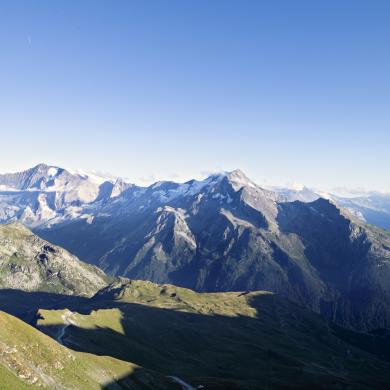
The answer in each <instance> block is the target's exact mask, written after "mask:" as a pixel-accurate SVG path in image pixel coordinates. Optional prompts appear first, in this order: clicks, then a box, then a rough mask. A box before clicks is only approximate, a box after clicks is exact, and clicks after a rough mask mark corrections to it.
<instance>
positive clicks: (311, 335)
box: [0, 164, 390, 389]
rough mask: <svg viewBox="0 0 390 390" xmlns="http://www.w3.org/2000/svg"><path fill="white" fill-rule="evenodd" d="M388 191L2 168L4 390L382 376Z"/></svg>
mask: <svg viewBox="0 0 390 390" xmlns="http://www.w3.org/2000/svg"><path fill="white" fill-rule="evenodd" d="M389 205H390V195H385V194H372V193H370V194H364V195H361V196H359V197H354V198H345V197H340V196H336V195H333V194H328V193H326V194H325V193H323V192H320V191H314V190H310V189H308V188H300V189H282V188H267V189H266V188H262V187H260V186H258V185H257V184H256V183H254V182H253V181H252V180H250V179H249V178H248V177H246V175H245V174H244V173H243V172H241V171H240V170H236V171H233V172H224V173H220V174H215V175H211V176H210V177H208V178H206V179H204V180H202V181H197V180H191V181H189V182H186V183H175V182H157V183H154V184H152V185H150V186H148V187H141V186H137V185H135V184H131V183H128V182H127V181H126V180H123V179H121V178H112V177H102V176H101V175H98V174H91V173H88V172H82V171H73V170H67V169H63V168H59V167H55V166H48V165H45V164H40V165H38V166H36V167H34V168H31V169H28V170H26V171H23V172H18V173H10V174H2V175H0V221H1V223H2V225H1V226H0V288H1V290H0V297H1V300H0V309H1V310H3V312H0V323H1V327H0V387H1V388H5V389H15V388H16V389H18V388H21V389H24V388H33V387H37V388H38V387H40V388H52V389H99V388H103V389H121V388H122V389H170V388H172V389H180V388H182V389H196V388H205V389H270V388H272V389H273V388H307V389H313V388H325V389H328V388H335V389H340V388H348V389H349V388H351V389H355V388H356V389H359V388H361V389H365V388H372V389H386V388H389V386H390V354H389V347H390V232H389V231H388V230H386V228H387V227H389V226H390V224H389V225H388V223H389V221H390V218H389V217H388V215H390V206H389Z"/></svg>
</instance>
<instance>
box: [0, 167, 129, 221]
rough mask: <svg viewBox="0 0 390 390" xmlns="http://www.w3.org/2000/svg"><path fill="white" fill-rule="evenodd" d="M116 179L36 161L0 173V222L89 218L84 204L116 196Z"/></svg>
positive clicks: (120, 188)
mask: <svg viewBox="0 0 390 390" xmlns="http://www.w3.org/2000/svg"><path fill="white" fill-rule="evenodd" d="M127 186H128V185H127V184H126V183H124V182H122V181H121V180H120V179H119V180H116V181H115V180H114V179H105V178H103V177H101V176H97V175H94V174H90V173H82V172H76V171H75V172H73V171H70V170H66V169H63V168H59V167H55V166H48V165H46V164H39V165H37V166H36V167H34V168H31V169H28V170H26V171H23V172H18V173H11V174H3V175H0V222H3V223H4V222H9V221H14V220H19V221H21V222H23V223H25V224H27V225H28V226H30V227H36V226H40V225H50V224H54V223H58V222H62V221H64V220H70V219H75V218H88V217H89V215H88V214H86V213H87V212H86V211H85V209H84V208H85V207H86V206H88V205H90V204H99V202H101V201H103V200H105V199H109V198H110V197H111V196H117V195H119V194H120V193H121V191H123V190H124V189H126V188H127Z"/></svg>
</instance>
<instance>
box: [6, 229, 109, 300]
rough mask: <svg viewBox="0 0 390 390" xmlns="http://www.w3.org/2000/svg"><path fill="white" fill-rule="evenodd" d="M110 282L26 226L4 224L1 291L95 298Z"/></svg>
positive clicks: (99, 272)
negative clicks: (13, 290) (94, 295)
mask: <svg viewBox="0 0 390 390" xmlns="http://www.w3.org/2000/svg"><path fill="white" fill-rule="evenodd" d="M110 280H112V279H111V278H109V277H107V276H106V275H105V274H104V272H102V271H101V270H100V269H98V268H97V267H95V266H91V265H89V264H85V263H83V262H81V261H80V260H78V259H77V258H76V257H75V256H72V255H71V254H70V253H69V252H67V251H66V250H64V249H62V248H60V247H58V246H55V245H52V244H50V243H49V242H47V241H45V240H42V239H41V238H39V237H38V236H36V235H34V234H33V233H32V232H31V231H30V230H28V229H27V228H26V227H24V226H23V225H22V224H20V223H18V222H15V223H11V224H8V225H0V288H2V289H18V290H24V291H39V292H55V293H60V294H68V295H84V296H91V295H93V294H94V293H96V291H98V290H99V289H101V288H102V287H104V286H106V285H107V283H108V282H109V281H110Z"/></svg>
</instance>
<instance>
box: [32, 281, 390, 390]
mask: <svg viewBox="0 0 390 390" xmlns="http://www.w3.org/2000/svg"><path fill="white" fill-rule="evenodd" d="M73 310H74V314H73V315H72V317H71V320H72V321H73V323H74V325H73V326H69V328H67V335H66V338H64V342H65V343H66V344H67V345H69V346H70V347H72V348H75V349H81V350H84V351H88V352H93V353H96V354H100V355H102V354H107V353H109V354H110V355H112V356H115V357H117V358H120V359H122V360H127V361H133V362H136V363H137V364H140V365H142V366H144V367H147V368H151V369H153V370H157V371H160V372H162V373H164V374H165V375H176V376H179V377H180V378H184V379H185V380H187V381H188V382H190V383H192V384H203V385H206V388H267V387H268V386H272V387H273V388H277V387H283V388H285V387H294V386H297V387H299V388H302V387H306V388H318V387H320V386H323V385H327V386H335V387H343V386H347V387H348V386H350V387H353V388H367V387H369V388H386V386H387V384H389V383H390V364H388V363H386V362H384V361H382V360H380V359H379V358H377V357H376V356H374V355H372V354H370V353H367V352H364V351H363V350H361V349H359V348H357V347H354V346H353V345H352V344H351V343H349V342H346V341H344V340H343V339H342V338H340V337H339V333H340V328H338V327H337V326H335V325H333V324H332V323H328V322H327V321H326V320H324V319H323V318H322V317H320V316H318V315H316V314H313V313H311V312H309V311H307V310H305V309H303V308H301V307H298V306H297V305H294V304H292V303H290V302H288V301H286V300H284V299H280V298H279V297H277V296H274V295H271V294H269V293H266V292H251V293H244V294H240V293H211V294H198V293H195V292H193V291H191V290H188V289H182V288H176V287H174V286H169V285H164V286H160V285H156V284H153V283H150V282H140V281H133V282H131V283H129V284H126V285H125V286H124V287H122V288H118V289H116V290H115V289H114V290H113V291H108V292H106V293H104V294H101V295H100V296H98V297H96V298H95V299H93V300H92V301H91V303H90V304H88V305H87V306H85V304H84V305H83V307H80V308H79V309H78V310H77V308H74V309H73ZM40 314H41V317H42V319H41V320H40V321H39V323H38V325H39V326H41V327H42V329H46V331H47V332H51V333H52V335H54V336H55V335H56V334H58V330H59V328H58V326H59V325H61V324H62V323H63V320H62V316H63V314H64V311H45V310H42V311H41V312H40ZM348 337H349V340H350V341H351V340H353V341H356V342H355V343H354V344H355V345H356V344H357V345H358V344H359V342H358V340H359V334H356V333H354V332H350V333H349V336H348Z"/></svg>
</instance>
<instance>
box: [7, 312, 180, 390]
mask: <svg viewBox="0 0 390 390" xmlns="http://www.w3.org/2000/svg"><path fill="white" fill-rule="evenodd" d="M121 378H126V381H125V382H124V385H123V386H124V388H129V389H156V388H157V389H166V388H171V386H172V388H176V387H174V386H175V385H174V384H171V381H170V380H168V379H166V378H164V377H162V376H160V375H158V374H156V373H153V372H150V371H147V370H144V369H142V368H141V367H139V366H137V365H135V364H132V363H127V362H122V361H120V360H117V359H114V358H112V357H107V356H104V357H99V356H94V355H91V354H87V353H81V352H74V351H71V350H69V349H67V348H66V347H64V346H62V345H60V344H59V343H58V342H56V341H55V340H53V339H52V338H50V337H48V336H46V335H45V334H43V333H41V332H40V331H38V330H37V329H35V328H33V327H31V326H30V325H27V324H26V323H24V322H22V321H20V320H19V319H17V318H15V317H13V316H10V315H8V314H6V313H4V312H0V388H1V389H5V390H8V389H9V390H15V389H31V388H35V387H36V388H48V389H83V390H84V389H85V390H88V389H101V388H104V387H105V386H108V385H109V384H112V383H115V382H117V381H119V380H121ZM119 388H121V387H119Z"/></svg>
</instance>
